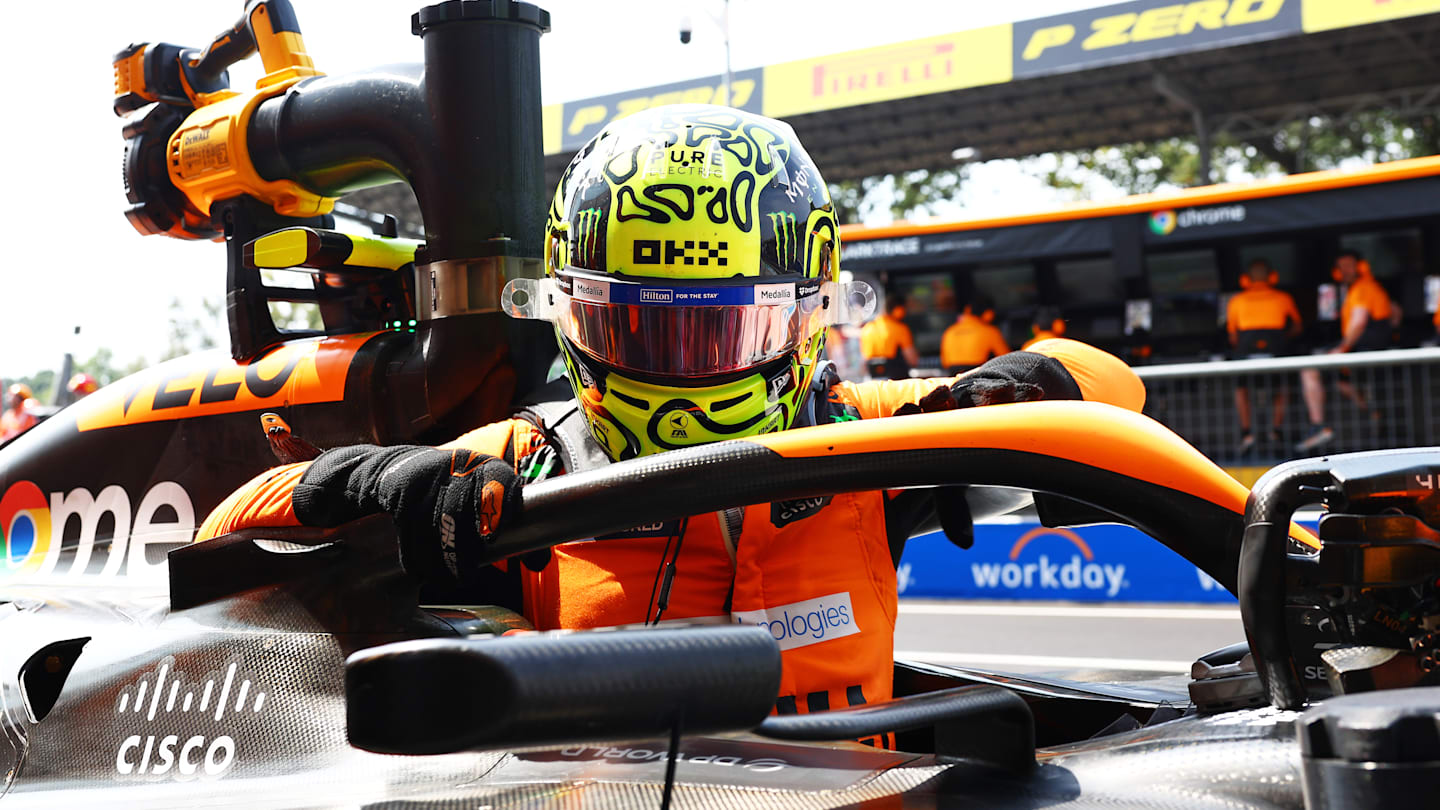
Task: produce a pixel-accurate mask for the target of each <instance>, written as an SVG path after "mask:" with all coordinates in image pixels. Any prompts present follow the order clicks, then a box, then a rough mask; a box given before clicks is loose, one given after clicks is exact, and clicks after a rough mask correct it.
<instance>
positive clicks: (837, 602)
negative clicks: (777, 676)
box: [730, 591, 860, 650]
mask: <svg viewBox="0 0 1440 810" xmlns="http://www.w3.org/2000/svg"><path fill="white" fill-rule="evenodd" d="M730 615H731V617H732V618H733V619H734V620H735V622H736V623H737V624H754V625H761V626H764V627H766V628H767V629H769V631H770V635H771V636H772V637H773V638H774V639H775V640H776V641H777V642H779V644H780V649H782V650H793V649H795V648H797V647H808V646H810V645H811V644H819V643H820V642H822V641H830V640H831V639H836V638H844V637H845V636H853V635H855V634H856V633H858V632H860V626H859V625H858V624H856V623H855V609H854V608H853V607H852V606H851V605H850V593H849V592H848V591H847V592H844V593H832V594H830V595H829V596H822V597H820V598H819V599H809V600H806V601H804V602H794V603H791V604H789V605H780V606H778V607H772V608H766V609H764V610H742V611H736V612H734V613H732V614H730Z"/></svg>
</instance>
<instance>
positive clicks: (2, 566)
mask: <svg viewBox="0 0 1440 810" xmlns="http://www.w3.org/2000/svg"><path fill="white" fill-rule="evenodd" d="M49 550H50V507H49V506H48V505H47V502H46V500H45V493H43V492H41V491H40V488H39V487H37V486H35V485H34V484H32V483H30V482H29V481H16V482H15V483H13V484H11V485H10V488H9V489H7V490H5V496H4V497H0V551H3V552H4V553H3V555H0V573H28V572H32V571H36V570H39V568H40V564H41V563H43V562H44V561H45V552H47V551H49Z"/></svg>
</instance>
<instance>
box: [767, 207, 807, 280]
mask: <svg viewBox="0 0 1440 810" xmlns="http://www.w3.org/2000/svg"><path fill="white" fill-rule="evenodd" d="M766 216H768V217H770V226H771V228H772V229H774V231H775V261H776V262H777V263H778V264H779V265H780V267H781V268H782V269H786V268H789V267H790V266H791V265H792V264H794V263H795V262H796V261H797V260H798V259H799V258H800V239H799V234H798V233H797V232H796V228H795V215H794V214H793V213H791V212H789V211H775V212H772V213H769V214H766Z"/></svg>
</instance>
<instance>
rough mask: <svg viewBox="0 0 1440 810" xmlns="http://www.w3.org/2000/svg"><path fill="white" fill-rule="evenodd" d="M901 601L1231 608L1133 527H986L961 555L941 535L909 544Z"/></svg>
mask: <svg viewBox="0 0 1440 810" xmlns="http://www.w3.org/2000/svg"><path fill="white" fill-rule="evenodd" d="M897 577H898V579H899V584H900V595H901V596H907V597H931V598H936V597H938V598H958V599H1035V600H1067V601H1080V602H1234V601H1235V597H1233V596H1231V595H1230V593H1229V592H1228V591H1226V590H1225V589H1224V588H1223V587H1221V586H1220V584H1219V583H1217V582H1215V580H1213V579H1211V578H1210V577H1209V576H1208V575H1206V574H1205V573H1204V572H1202V571H1201V570H1200V569H1198V568H1196V567H1195V566H1194V565H1191V564H1190V563H1189V562H1187V561H1186V560H1185V558H1183V557H1181V556H1180V555H1179V554H1176V553H1175V552H1173V551H1171V550H1170V549H1168V548H1166V547H1165V546H1164V545H1162V544H1161V543H1158V542H1156V541H1155V540H1152V539H1150V538H1149V537H1148V536H1146V535H1145V534H1143V533H1141V532H1140V531H1138V530H1137V529H1133V528H1131V527H1129V526H1119V525H1101V526H1083V527H1079V528H1075V529H1047V528H1044V527H1043V526H1040V525H1038V524H1036V523H1029V522H1026V523H981V524H978V525H976V526H975V545H974V546H972V547H971V548H970V549H968V550H962V549H959V548H957V547H955V546H954V545H952V544H951V543H950V541H949V540H947V539H945V536H944V535H943V534H941V533H939V532H934V533H932V534H927V535H924V536H921V537H916V538H914V539H912V540H911V541H910V542H909V543H908V544H906V546H905V555H904V556H903V557H902V558H901V560H900V567H899V569H897Z"/></svg>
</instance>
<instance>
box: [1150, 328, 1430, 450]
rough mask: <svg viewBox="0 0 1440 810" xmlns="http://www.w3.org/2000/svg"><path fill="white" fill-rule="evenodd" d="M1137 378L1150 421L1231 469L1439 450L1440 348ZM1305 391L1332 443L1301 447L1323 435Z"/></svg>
mask: <svg viewBox="0 0 1440 810" xmlns="http://www.w3.org/2000/svg"><path fill="white" fill-rule="evenodd" d="M1135 371H1136V372H1137V373H1138V374H1139V375H1140V377H1141V378H1142V379H1144V380H1145V387H1146V391H1147V396H1146V404H1145V413H1146V414H1148V415H1150V416H1152V417H1154V418H1155V419H1157V420H1159V421H1160V422H1162V423H1164V424H1165V425H1166V426H1168V427H1169V428H1170V429H1171V430H1173V431H1175V432H1176V433H1178V434H1180V435H1181V436H1183V437H1184V438H1185V439H1186V440H1187V441H1189V442H1190V443H1191V444H1193V445H1195V447H1197V448H1199V450H1200V451H1201V452H1203V453H1204V454H1205V455H1207V456H1209V457H1210V458H1211V459H1212V460H1213V461H1215V462H1216V463H1217V464H1221V465H1225V466H1237V465H1270V464H1276V463H1279V462H1281V461H1285V460H1288V459H1292V458H1300V457H1304V456H1313V455H1320V454H1323V453H1334V452H1349V451H1354V450H1378V449H1385V448H1391V447H1413V446H1435V445H1440V348H1422V349H1393V350H1387V351H1377V352H1351V353H1346V354H1322V355H1308V356H1302V357H1277V358H1267V359H1251V360H1230V361H1223V362H1213V363H1184V364H1177V365H1163V366H1142V367H1138V368H1136V369H1135ZM1307 389H1309V396H1310V397H1311V398H1312V400H1314V399H1315V398H1317V397H1319V398H1320V401H1321V404H1322V408H1323V416H1322V419H1321V423H1322V424H1323V425H1324V427H1325V429H1327V430H1328V431H1329V434H1328V435H1329V436H1330V438H1329V439H1328V441H1323V442H1320V443H1318V444H1315V445H1313V446H1312V447H1309V448H1303V449H1302V448H1297V444H1299V443H1300V442H1302V441H1303V440H1305V439H1306V438H1308V437H1310V436H1312V435H1313V433H1314V431H1315V430H1316V429H1317V428H1314V427H1313V426H1312V414H1311V411H1310V409H1309V408H1307V403H1306V393H1307ZM1237 390H1238V391H1242V392H1244V393H1243V396H1244V397H1245V398H1246V399H1247V400H1248V403H1249V409H1250V426H1251V436H1252V437H1253V441H1252V442H1248V443H1243V442H1242V435H1243V434H1242V431H1241V427H1240V405H1239V404H1238V400H1237V396H1239V395H1237ZM1317 391H1318V394H1317ZM1312 404H1313V402H1312ZM1277 405H1278V406H1279V409H1278V410H1279V415H1280V417H1279V419H1278V421H1277V420H1276V419H1275V411H1276V406H1277ZM1322 438H1323V434H1322Z"/></svg>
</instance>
